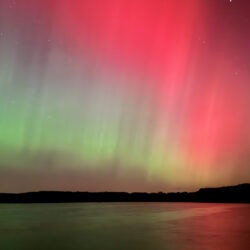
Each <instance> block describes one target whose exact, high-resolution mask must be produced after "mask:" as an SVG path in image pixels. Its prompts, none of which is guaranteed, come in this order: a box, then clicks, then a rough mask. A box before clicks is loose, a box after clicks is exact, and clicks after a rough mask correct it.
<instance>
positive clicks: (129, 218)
mask: <svg viewBox="0 0 250 250" xmlns="http://www.w3.org/2000/svg"><path fill="white" fill-rule="evenodd" d="M249 218H250V204H208V203H62V204H0V249H1V250H16V249H17V250H23V249H25V250H26V249H27V250H31V249H32V250H40V249H41V250H56V249H60V250H64V249H73V250H74V249H77V250H78V249H79V250H80V249H81V250H82V249H84V250H85V249H91V250H97V249H98V250H99V249H100V250H104V249H117V250H133V249H143V250H158V249H159V250H163V249H164V250H168V249H170V250H172V249H173V250H175V249H176V250H185V249H190V250H203V249H204V250H205V249H206V250H216V249H220V250H234V249H235V250H241V249H250V222H249V221H250V220H249Z"/></svg>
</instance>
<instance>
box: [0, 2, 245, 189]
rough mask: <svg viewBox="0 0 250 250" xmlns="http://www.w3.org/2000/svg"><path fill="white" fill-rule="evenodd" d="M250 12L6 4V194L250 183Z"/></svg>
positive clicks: (2, 72) (229, 5) (0, 158)
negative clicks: (36, 191)
mask: <svg viewBox="0 0 250 250" xmlns="http://www.w3.org/2000/svg"><path fill="white" fill-rule="evenodd" d="M249 13H250V3H249V1H247V0H233V1H229V0H40V1H33V0H16V1H13V0H0V183H1V185H0V192H6V191H7V192H22V191H33V190H73V191H75V190H81V191H83V190H88V191H171V190H175V191H176V190H183V189H185V190H193V189H195V188H197V187H203V186H218V185H219V186H221V185H231V184H237V183H243V182H249V180H250V18H249Z"/></svg>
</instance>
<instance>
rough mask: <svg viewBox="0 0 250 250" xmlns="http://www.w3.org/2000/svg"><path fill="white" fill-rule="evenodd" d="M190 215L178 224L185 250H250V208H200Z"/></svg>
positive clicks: (216, 206) (205, 205)
mask: <svg viewBox="0 0 250 250" xmlns="http://www.w3.org/2000/svg"><path fill="white" fill-rule="evenodd" d="M204 209H205V211H204ZM202 210H203V211H202ZM193 212H194V216H192V217H189V218H187V219H184V220H182V221H180V222H177V223H181V224H182V226H183V231H182V232H180V234H179V236H180V240H181V241H182V242H183V244H184V246H183V247H184V249H193V250H196V249H197V250H201V249H205V250H208V249H209V250H211V249H220V250H242V249H250V223H249V220H248V219H247V218H249V216H250V205H241V204H238V205H235V204H234V205H229V204H201V206H200V208H199V207H198V208H197V209H194V211H193ZM181 238H182V239H181Z"/></svg>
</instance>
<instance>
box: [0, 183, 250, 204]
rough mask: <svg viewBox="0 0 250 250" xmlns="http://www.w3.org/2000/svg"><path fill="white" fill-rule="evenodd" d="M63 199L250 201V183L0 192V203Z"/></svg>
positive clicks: (48, 201)
mask: <svg viewBox="0 0 250 250" xmlns="http://www.w3.org/2000/svg"><path fill="white" fill-rule="evenodd" d="M62 202H218V203H220V202H221V203H250V183H245V184H239V185H236V186H228V187H217V188H201V189H199V190H198V191H197V192H189V193H188V192H178V193H162V192H159V193H136V192H135V193H127V192H68V191H39V192H28V193H0V203H62Z"/></svg>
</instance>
